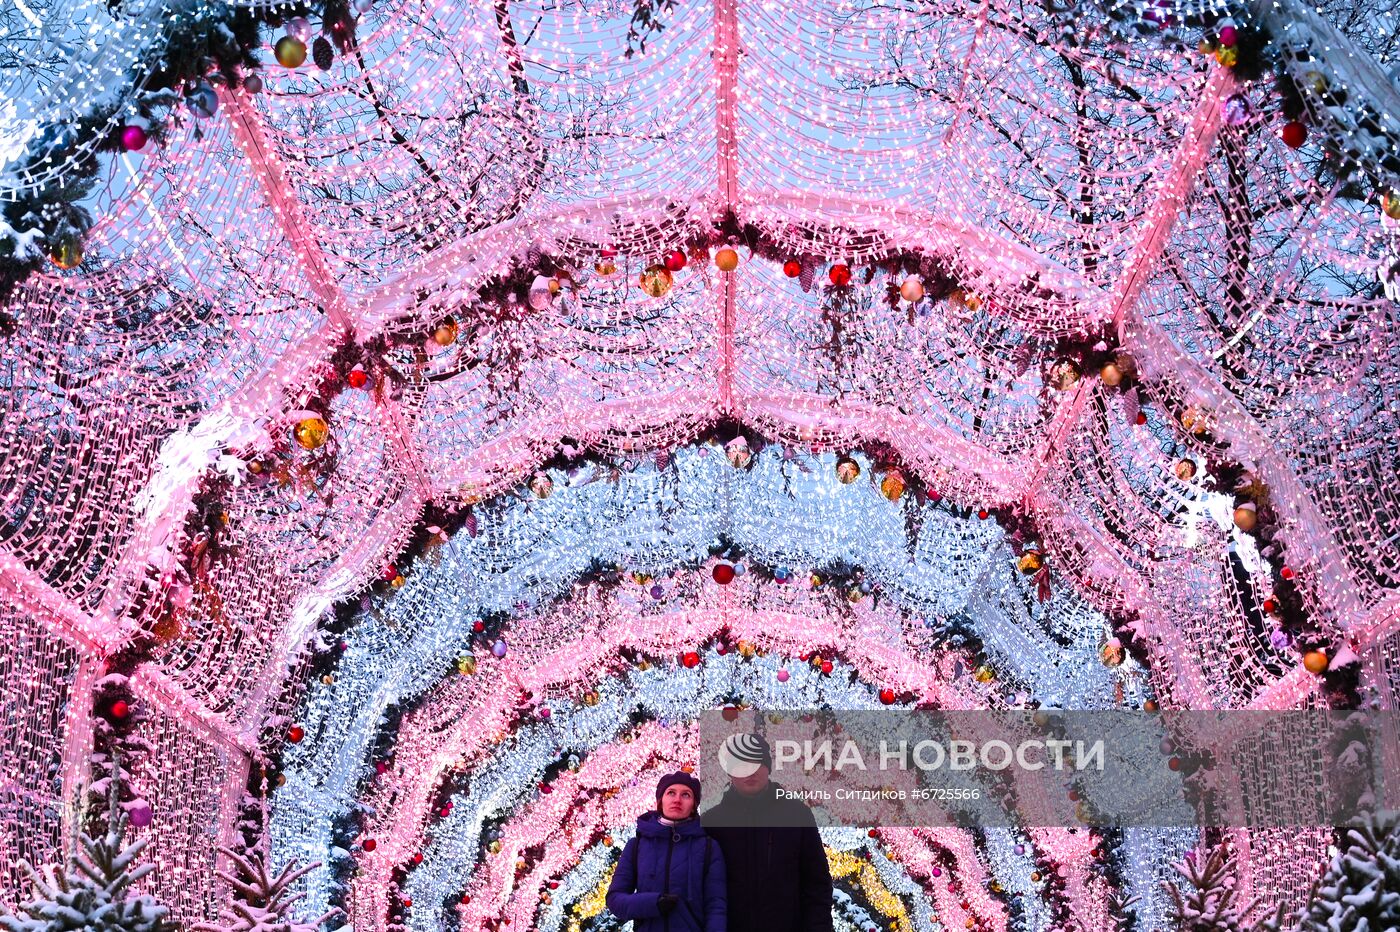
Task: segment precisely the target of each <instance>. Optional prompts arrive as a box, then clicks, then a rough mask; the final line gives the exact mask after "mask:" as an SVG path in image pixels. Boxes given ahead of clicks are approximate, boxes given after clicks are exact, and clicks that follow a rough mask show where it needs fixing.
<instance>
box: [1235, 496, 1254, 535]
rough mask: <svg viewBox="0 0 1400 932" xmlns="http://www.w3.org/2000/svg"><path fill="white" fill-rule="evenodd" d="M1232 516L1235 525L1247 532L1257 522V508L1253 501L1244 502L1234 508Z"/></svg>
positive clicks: (1252, 528) (1251, 529)
mask: <svg viewBox="0 0 1400 932" xmlns="http://www.w3.org/2000/svg"><path fill="white" fill-rule="evenodd" d="M1234 517H1235V527H1237V528H1239V529H1240V530H1241V531H1244V532H1245V533H1246V534H1248V533H1250V532H1251V531H1253V530H1254V527H1255V525H1257V524H1258V523H1259V509H1258V508H1257V507H1256V506H1255V504H1254V503H1253V502H1245V503H1244V504H1243V505H1241V506H1239V507H1238V508H1236V509H1235V516H1234Z"/></svg>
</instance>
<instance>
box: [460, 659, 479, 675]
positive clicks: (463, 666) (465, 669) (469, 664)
mask: <svg viewBox="0 0 1400 932" xmlns="http://www.w3.org/2000/svg"><path fill="white" fill-rule="evenodd" d="M457 672H458V673H460V674H462V675H463V676H471V675H473V674H475V673H476V655H475V654H463V655H462V656H461V657H458V658H457Z"/></svg>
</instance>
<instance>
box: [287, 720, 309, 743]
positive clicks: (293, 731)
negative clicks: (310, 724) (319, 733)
mask: <svg viewBox="0 0 1400 932" xmlns="http://www.w3.org/2000/svg"><path fill="white" fill-rule="evenodd" d="M305 737H306V729H305V728H302V727H301V726H300V725H293V726H292V727H291V728H289V729H287V740H288V741H290V742H292V744H300V743H301V739H302V738H305Z"/></svg>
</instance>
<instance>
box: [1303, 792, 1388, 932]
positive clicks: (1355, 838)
mask: <svg viewBox="0 0 1400 932" xmlns="http://www.w3.org/2000/svg"><path fill="white" fill-rule="evenodd" d="M1395 929H1400V812H1397V811H1394V810H1391V811H1382V812H1380V813H1369V812H1368V813H1364V814H1363V815H1362V816H1361V817H1360V818H1359V819H1358V820H1357V824H1356V825H1354V826H1353V827H1352V828H1350V829H1349V830H1348V831H1347V833H1346V839H1345V847H1343V848H1342V850H1341V851H1339V852H1338V853H1337V856H1336V857H1335V858H1333V859H1332V864H1331V866H1329V867H1328V869H1327V873H1326V874H1325V875H1323V877H1322V880H1320V881H1319V882H1318V885H1317V888H1316V891H1315V893H1314V894H1313V897H1312V899H1311V900H1310V901H1309V903H1308V906H1307V908H1306V909H1305V910H1304V911H1303V915H1302V916H1301V917H1300V924H1299V926H1298V930H1299V932H1391V930H1395Z"/></svg>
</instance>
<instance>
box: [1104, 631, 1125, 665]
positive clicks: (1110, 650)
mask: <svg viewBox="0 0 1400 932" xmlns="http://www.w3.org/2000/svg"><path fill="white" fill-rule="evenodd" d="M1123 658H1124V653H1123V642H1122V641H1120V640H1118V639H1117V638H1109V639H1108V640H1107V641H1104V643H1103V646H1102V647H1100V648H1099V660H1100V661H1102V662H1103V665H1104V666H1106V667H1118V666H1122V665H1123Z"/></svg>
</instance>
